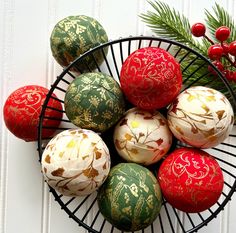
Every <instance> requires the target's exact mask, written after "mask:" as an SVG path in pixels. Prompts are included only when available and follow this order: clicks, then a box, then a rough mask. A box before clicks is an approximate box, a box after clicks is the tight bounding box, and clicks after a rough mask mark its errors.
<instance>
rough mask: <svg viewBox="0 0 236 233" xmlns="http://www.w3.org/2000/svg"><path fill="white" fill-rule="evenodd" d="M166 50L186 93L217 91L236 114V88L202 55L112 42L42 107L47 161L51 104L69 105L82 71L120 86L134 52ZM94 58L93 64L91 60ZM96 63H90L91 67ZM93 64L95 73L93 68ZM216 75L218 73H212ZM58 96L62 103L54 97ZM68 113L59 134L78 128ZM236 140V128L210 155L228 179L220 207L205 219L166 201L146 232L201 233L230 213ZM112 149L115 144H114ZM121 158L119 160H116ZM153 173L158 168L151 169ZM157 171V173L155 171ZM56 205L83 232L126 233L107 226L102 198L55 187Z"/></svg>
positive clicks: (138, 40)
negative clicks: (70, 88)
mask: <svg viewBox="0 0 236 233" xmlns="http://www.w3.org/2000/svg"><path fill="white" fill-rule="evenodd" d="M149 46H152V47H160V48H163V49H165V50H166V51H168V52H169V53H171V54H172V55H173V56H174V57H175V58H176V60H177V61H178V62H179V63H180V65H181V70H182V75H183V89H182V91H183V90H184V89H186V88H188V87H190V86H199V85H201V86H207V87H211V88H214V89H217V90H219V91H221V92H223V93H224V94H225V95H226V97H227V98H228V99H229V101H230V102H231V104H232V106H233V109H234V112H235V109H236V95H235V93H234V92H233V90H232V88H231V87H230V84H229V83H228V81H227V80H225V78H224V77H223V76H222V74H221V73H220V71H219V70H218V69H217V68H216V67H215V66H214V65H212V63H211V62H210V61H209V60H208V59H207V58H205V57H204V56H202V55H201V54H199V53H198V52H196V51H194V50H192V49H190V48H188V47H187V46H185V45H182V44H180V43H177V42H174V41H170V40H167V39H161V38H157V37H146V36H138V37H128V38H121V39H118V40H114V41H110V42H108V43H105V44H103V45H100V46H98V47H96V48H94V49H91V50H90V51H88V52H86V53H85V54H83V55H82V56H80V57H79V58H77V59H76V60H75V61H74V62H73V63H71V64H70V65H69V66H68V67H67V68H65V69H64V70H63V72H62V73H61V74H60V75H59V76H58V77H57V79H56V81H55V82H54V83H53V85H52V86H51V89H50V91H49V93H48V95H47V98H46V100H45V102H44V104H43V106H42V112H41V116H40V123H39V130H38V151H39V157H40V161H41V156H42V153H43V151H44V149H45V147H46V145H47V143H48V141H49V140H50V139H51V138H42V130H43V129H44V128H50V127H48V126H44V125H43V120H44V119H45V118H47V119H48V117H47V116H45V111H46V109H47V108H50V109H51V107H49V106H48V102H49V100H50V99H51V98H53V99H54V100H57V101H58V102H61V103H62V104H63V103H64V96H65V92H66V90H67V87H68V85H69V84H70V83H71V82H72V81H73V80H74V79H75V77H76V73H75V71H76V72H80V73H83V71H82V70H81V67H83V68H86V69H85V70H86V71H93V70H94V66H95V68H96V71H98V72H103V73H106V74H108V75H110V76H112V77H113V78H114V79H116V80H117V81H119V77H120V76H119V75H120V69H121V66H122V63H123V62H124V60H125V59H126V57H127V56H128V55H129V54H131V53H132V52H133V51H135V50H137V49H139V48H143V47H149ZM98 53H100V55H102V56H103V58H104V62H103V64H102V65H98V62H97V60H96V55H97V54H98ZM88 58H89V59H88ZM91 59H92V62H91ZM88 60H90V62H87V61H88ZM91 64H92V67H91ZM212 71H213V72H212ZM53 94H56V95H57V98H56V97H55V96H53ZM53 110H54V111H61V110H60V109H53ZM62 112H63V119H62V121H61V124H60V126H59V127H58V128H56V130H57V132H58V133H59V132H61V131H63V130H67V129H70V128H75V126H74V125H73V124H72V123H71V122H70V121H69V120H68V118H67V117H66V115H65V111H64V110H62ZM50 120H52V121H58V120H59V119H55V118H51V119H50ZM111 133H112V132H110V131H109V130H108V131H107V132H106V133H104V134H102V135H101V136H102V138H103V139H104V141H105V142H107V143H109V140H112V139H111V138H112V137H111V136H110V134H111ZM235 137H236V131H235V127H234V129H233V131H232V132H231V134H230V135H229V137H228V139H227V140H225V141H224V142H223V143H221V144H220V145H218V146H217V147H214V148H211V149H209V150H208V152H209V153H210V154H212V155H213V156H214V158H215V159H216V160H217V161H218V163H219V165H220V167H221V169H222V171H223V175H224V188H223V192H222V194H221V197H220V198H219V200H218V202H217V203H216V204H215V205H213V206H212V207H211V208H209V209H208V210H206V211H204V212H200V213H194V214H190V213H184V212H181V211H179V210H177V209H175V208H173V207H172V206H171V205H170V204H169V203H168V202H166V201H165V200H163V206H162V209H161V212H160V214H159V216H158V217H157V219H156V220H155V221H154V222H153V224H151V225H150V226H149V227H147V228H146V229H144V230H142V231H140V232H145V233H146V232H147V233H148V232H156V233H157V232H158V233H159V232H160V233H170V232H172V233H175V232H184V233H185V232H186V233H187V232H188V233H190V232H197V231H198V230H199V229H200V228H202V227H204V226H206V225H207V224H208V223H209V222H210V221H211V220H212V219H214V218H216V217H217V215H218V214H219V213H220V212H221V211H223V210H224V207H225V206H226V204H227V203H228V202H229V201H230V200H231V197H232V195H233V193H234V192H235V187H236V146H235V145H234V144H233V143H232V141H233V140H234V139H235ZM109 145H111V143H109ZM181 146H183V144H182V143H181V142H179V141H176V142H175V143H174V145H173V147H181ZM109 149H110V150H111V151H110V152H111V154H112V153H116V151H115V149H114V148H109ZM115 157H116V158H119V156H115ZM119 162H120V161H119V159H117V160H116V161H114V160H112V166H113V165H114V164H117V163H119ZM150 169H152V167H150ZM154 170H155V168H154ZM49 189H50V192H52V194H53V196H54V197H55V200H56V201H57V202H58V203H59V205H60V206H61V208H62V209H63V210H64V211H65V212H66V213H67V214H68V216H69V217H70V218H72V219H73V220H74V221H76V222H77V223H78V224H79V225H80V226H82V227H84V228H85V229H87V230H88V232H94V233H98V232H101V233H107V232H111V233H112V232H120V230H118V229H116V228H115V227H114V226H112V225H111V224H110V223H109V222H108V221H106V220H105V219H104V218H103V216H102V215H101V213H100V211H99V209H98V205H97V202H96V200H97V199H96V198H97V192H94V193H92V194H91V195H88V196H84V197H66V196H63V195H61V194H60V193H58V192H57V191H55V190H54V189H52V188H51V187H49Z"/></svg>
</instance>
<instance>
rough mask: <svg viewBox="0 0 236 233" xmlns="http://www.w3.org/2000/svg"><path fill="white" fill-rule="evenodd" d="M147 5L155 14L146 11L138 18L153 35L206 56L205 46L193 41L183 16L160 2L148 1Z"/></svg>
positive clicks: (187, 21) (188, 25)
mask: <svg viewBox="0 0 236 233" xmlns="http://www.w3.org/2000/svg"><path fill="white" fill-rule="evenodd" d="M148 3H149V4H150V5H151V6H152V7H153V9H154V10H155V12H151V11H147V13H146V14H141V15H140V17H141V18H142V20H143V21H144V22H145V23H147V25H148V26H149V27H150V28H151V29H152V31H153V32H154V33H155V34H157V35H159V36H161V37H163V38H167V39H171V40H175V41H178V42H180V43H183V44H185V45H187V46H189V47H191V48H192V49H194V50H197V51H198V52H200V53H201V54H204V55H206V47H205V45H201V44H200V43H199V42H197V41H196V40H194V39H193V37H192V35H191V32H190V23H189V20H188V19H187V18H186V17H185V16H184V15H182V14H180V13H179V12H177V11H176V10H175V9H174V8H172V9H171V8H170V7H169V6H168V5H167V4H165V3H163V2H161V1H154V2H153V1H148ZM163 16H165V17H163Z"/></svg>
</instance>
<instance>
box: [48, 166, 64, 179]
mask: <svg viewBox="0 0 236 233" xmlns="http://www.w3.org/2000/svg"><path fill="white" fill-rule="evenodd" d="M64 171H65V170H64V168H63V167H60V168H58V169H57V170H54V171H52V172H51V174H52V175H53V176H59V177H61V176H62V175H63V173H64Z"/></svg>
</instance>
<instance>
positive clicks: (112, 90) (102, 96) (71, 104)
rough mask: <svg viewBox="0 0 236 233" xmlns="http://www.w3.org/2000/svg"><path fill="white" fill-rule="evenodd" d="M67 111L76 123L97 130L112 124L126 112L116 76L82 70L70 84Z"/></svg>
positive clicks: (69, 117) (102, 130)
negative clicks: (83, 71)
mask: <svg viewBox="0 0 236 233" xmlns="http://www.w3.org/2000/svg"><path fill="white" fill-rule="evenodd" d="M64 104H65V112H66V115H67V117H68V119H69V120H70V121H71V122H72V123H73V124H74V125H76V126H78V127H80V128H84V129H90V130H93V131H95V132H104V131H106V130H107V129H109V128H110V127H112V126H113V125H114V124H115V123H117V121H119V119H120V118H121V117H122V115H123V114H124V112H125V100H124V96H123V93H122V91H121V89H120V86H119V84H118V83H117V82H116V81H115V79H113V77H111V76H109V75H107V74H104V73H101V72H91V73H83V74H81V75H79V76H78V77H77V78H76V79H74V80H73V81H72V82H71V84H70V85H69V87H68V89H67V91H66V95H65V101H64Z"/></svg>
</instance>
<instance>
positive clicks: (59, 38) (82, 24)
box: [50, 15, 108, 71]
mask: <svg viewBox="0 0 236 233" xmlns="http://www.w3.org/2000/svg"><path fill="white" fill-rule="evenodd" d="M107 41H108V37H107V34H106V31H105V30H104V28H103V27H102V25H101V24H100V23H99V22H98V21H97V20H96V19H94V18H91V17H89V16H85V15H77V16H68V17H66V18H64V19H62V20H60V21H59V22H58V23H57V24H56V25H55V27H54V29H53V31H52V33H51V37H50V44H51V51H52V55H53V57H54V58H55V59H56V61H57V62H58V63H59V64H60V65H61V66H63V67H66V66H68V65H69V64H70V63H71V62H73V61H74V60H75V59H76V58H77V57H79V56H80V55H82V54H83V53H85V52H87V51H88V50H90V49H92V48H94V47H96V46H98V45H100V44H103V43H105V42H107ZM106 53H107V49H104V54H106ZM93 55H94V58H95V60H96V62H97V64H98V65H100V64H101V63H102V62H103V60H104V56H103V54H102V52H101V51H99V52H95V53H94V54H93ZM84 62H85V64H82V63H80V64H77V68H78V70H79V71H86V70H87V69H88V68H87V67H86V63H87V64H88V66H89V67H90V69H91V70H93V69H95V68H96V63H95V61H94V59H93V57H92V56H86V58H85V60H84Z"/></svg>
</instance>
